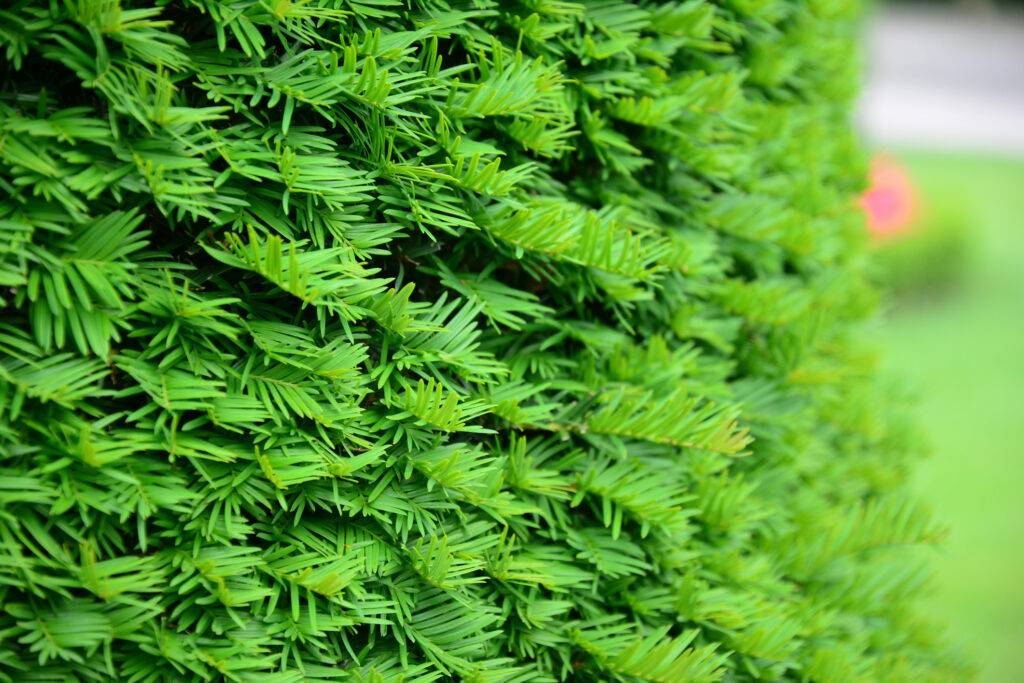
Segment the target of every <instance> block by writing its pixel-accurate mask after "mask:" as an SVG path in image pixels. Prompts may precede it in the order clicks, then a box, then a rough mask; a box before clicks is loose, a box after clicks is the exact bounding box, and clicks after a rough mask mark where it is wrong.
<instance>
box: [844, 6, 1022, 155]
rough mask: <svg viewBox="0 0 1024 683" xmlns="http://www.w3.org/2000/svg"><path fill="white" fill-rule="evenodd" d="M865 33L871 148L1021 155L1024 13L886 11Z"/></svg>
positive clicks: (864, 102)
mask: <svg viewBox="0 0 1024 683" xmlns="http://www.w3.org/2000/svg"><path fill="white" fill-rule="evenodd" d="M866 33H867V35H866V41H865V57H866V61H867V74H866V80H865V84H864V90H863V94H862V97H861V103H860V109H859V113H858V119H859V123H860V125H861V128H862V130H863V133H864V135H865V137H866V138H867V140H868V141H869V142H870V143H873V144H876V145H880V146H887V145H897V146H914V147H931V148H943V149H972V150H976V151H983V152H989V153H995V154H1003V155H1013V156H1019V155H1024V13H1016V14H1005V13H1004V14H999V13H995V12H978V11H968V10H965V9H954V8H949V9H945V10H935V9H929V8H927V7H901V8H885V9H883V10H880V11H878V12H876V14H875V15H874V16H873V17H872V18H871V20H870V21H869V22H868V24H867V31H866Z"/></svg>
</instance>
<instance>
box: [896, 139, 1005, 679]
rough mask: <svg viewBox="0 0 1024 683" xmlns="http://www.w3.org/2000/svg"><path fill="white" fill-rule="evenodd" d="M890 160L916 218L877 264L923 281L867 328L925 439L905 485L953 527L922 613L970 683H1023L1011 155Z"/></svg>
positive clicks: (921, 156) (909, 154)
mask: <svg viewBox="0 0 1024 683" xmlns="http://www.w3.org/2000/svg"><path fill="white" fill-rule="evenodd" d="M900 157H901V158H902V159H903V160H904V161H905V162H906V163H907V164H908V165H909V167H910V170H911V173H912V176H913V177H914V179H915V180H916V183H917V185H918V187H919V188H920V189H921V191H922V194H923V195H924V206H925V211H924V215H923V216H922V219H921V221H920V234H919V235H916V236H913V237H910V238H908V241H907V242H906V243H905V244H903V245H900V246H899V247H898V250H899V256H898V258H897V259H894V260H892V261H889V262H888V263H887V267H888V268H897V269H898V270H899V271H900V272H899V280H900V281H901V282H904V286H906V281H907V280H908V279H909V280H911V281H913V279H914V274H915V273H923V274H925V275H922V276H921V278H919V279H928V278H930V279H928V282H929V283H930V284H929V285H927V286H919V287H918V288H917V289H916V291H915V290H912V291H911V293H909V294H908V293H906V292H905V293H904V294H902V295H901V296H900V297H898V298H897V299H896V300H895V302H894V304H893V306H892V308H891V310H890V311H889V313H888V315H887V316H886V317H885V320H884V322H883V324H882V325H881V327H880V329H879V330H878V333H879V335H880V343H881V345H882V346H883V348H884V350H885V354H886V363H887V365H888V366H889V368H890V371H892V372H897V373H900V374H901V375H903V376H904V377H906V378H907V379H908V380H909V381H910V382H911V383H913V384H914V385H915V386H916V387H917V389H918V390H919V391H920V393H921V396H920V414H921V417H922V419H923V421H924V423H925V427H926V428H927V429H928V430H929V431H930V435H931V438H932V441H933V445H934V453H933V455H932V456H931V457H930V458H929V459H928V460H926V461H924V462H922V463H921V464H920V465H919V468H918V475H917V477H916V479H915V485H916V486H917V487H918V488H919V490H920V491H921V493H922V494H923V495H924V496H925V497H926V498H927V499H928V500H930V501H931V503H932V504H933V506H934V507H935V508H936V510H937V512H938V514H939V516H940V517H941V518H943V519H945V520H946V521H948V522H949V523H950V524H951V525H952V527H953V532H952V534H951V536H950V539H949V541H948V543H947V545H946V547H945V548H944V550H943V552H942V555H941V556H940V557H939V558H937V566H938V580H939V584H940V587H939V592H938V594H937V595H936V596H934V598H933V599H932V600H931V601H930V602H929V603H928V605H927V609H929V610H930V611H932V612H933V613H935V614H936V615H939V616H941V617H943V618H944V619H946V620H948V621H950V622H951V624H952V627H951V628H952V635H953V636H954V638H955V639H956V640H958V641H960V642H961V643H962V644H963V645H964V646H965V647H966V648H967V649H968V651H969V652H971V653H972V654H973V656H974V658H975V661H977V662H978V663H979V664H980V666H981V675H980V677H979V680H980V681H986V682H987V681H991V682H993V683H1012V682H1015V681H1024V160H1022V161H1005V160H1003V161H999V160H992V159H980V158H969V157H957V156H950V155H948V154H946V155H938V154H926V153H922V152H904V153H902V154H901V155H900ZM939 235H941V236H942V237H941V238H937V237H936V236H939ZM929 240H932V241H933V244H931V245H930V246H927V245H928V241H929ZM935 241H942V242H944V243H945V245H946V247H945V248H937V247H935V245H934V242H935ZM917 247H920V249H918V248H917ZM921 261H928V262H929V263H922V262H921ZM937 273H938V274H945V275H944V277H945V278H946V279H947V280H953V282H952V284H951V285H950V283H948V282H947V283H946V284H947V285H948V286H945V287H943V286H941V285H942V284H943V283H942V282H939V281H938V280H937V279H936V277H935V276H936V274H937ZM908 274H909V275H908ZM951 274H953V275H951ZM926 276H927V277H926Z"/></svg>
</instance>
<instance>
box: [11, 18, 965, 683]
mask: <svg viewBox="0 0 1024 683" xmlns="http://www.w3.org/2000/svg"><path fill="white" fill-rule="evenodd" d="M857 9H858V8H857V6H856V4H855V3H853V2H849V1H848V0H810V1H807V2H796V1H794V0H722V2H721V3H713V2H707V1H705V0H687V1H686V2H655V1H639V2H636V3H635V4H632V3H628V2H620V1H618V0H596V1H590V2H582V3H577V2H563V1H560V0H520V1H519V2H513V1H511V0H501V1H498V0H463V1H461V2H451V3H449V2H445V1H444V0H409V1H408V2H403V1H400V0H305V1H301V2H293V1H291V0H172V1H161V0H149V2H146V0H141V1H139V2H136V1H134V0H132V1H128V0H124V1H122V2H121V3H120V4H119V3H118V1H117V0H66V2H62V1H61V0H52V1H50V2H46V1H43V0H18V1H16V2H14V3H13V4H9V3H5V7H4V8H3V9H2V10H0V44H2V45H3V50H4V58H3V59H4V62H3V88H2V95H0V188H2V196H3V197H4V198H3V199H0V284H2V285H3V290H2V302H0V304H2V310H0V466H2V469H0V603H2V606H3V609H2V616H0V678H2V679H3V680H8V681H14V680H17V681H59V680H64V681H77V680H124V681H189V680H197V681H198V680H231V681H257V682H271V681H273V682H279V683H283V682H290V681H333V680H340V681H367V682H369V681H373V682H384V681H395V682H397V681H405V682H406V683H426V682H428V681H439V680H464V681H480V682H483V681H487V682H490V683H499V682H510V683H512V682H517V683H518V682H526V681H563V680H572V681H683V682H704V681H716V680H724V681H740V680H755V679H761V680H815V681H886V680H889V681H910V680H913V681H923V680H929V679H955V678H957V677H958V676H959V675H960V674H961V670H960V669H958V668H957V665H956V663H955V662H952V661H950V660H948V658H947V657H945V656H944V655H943V654H942V652H943V651H942V648H941V647H939V646H936V645H935V643H934V634H933V630H932V629H931V627H930V626H928V625H927V624H925V623H922V622H921V621H920V620H919V619H918V618H917V617H916V616H915V613H914V611H913V609H912V605H911V599H912V598H913V597H914V595H915V594H917V593H918V592H919V591H920V589H921V588H922V586H925V585H927V583H926V578H927V572H926V571H925V569H924V565H923V564H922V562H920V561H918V559H916V558H918V557H919V553H917V552H916V551H914V550H907V546H911V547H914V546H921V545H927V544H930V543H932V542H934V541H935V540H936V539H937V538H938V537H940V536H941V534H942V529H941V528H940V527H938V526H937V525H936V524H935V523H934V522H933V521H932V520H931V518H930V516H929V514H928V512H927V511H926V510H924V509H922V508H921V507H920V506H919V505H916V504H915V503H913V502H912V501H909V500H908V499H907V498H906V496H905V495H904V494H903V493H902V481H903V479H904V478H905V470H906V466H907V463H908V462H909V460H910V458H911V456H913V455H914V454H915V453H916V452H917V451H918V450H920V446H919V442H918V441H917V439H916V436H915V435H914V433H913V432H912V431H911V430H910V429H909V428H908V427H907V426H906V424H904V420H903V418H902V417H901V413H900V411H899V409H898V406H897V407H894V406H893V402H892V401H890V400H889V399H888V397H887V394H886V392H885V391H884V388H880V386H879V383H878V381H877V380H876V379H874V376H873V374H872V370H871V362H870V359H869V358H867V357H866V356H865V354H864V353H863V352H862V351H861V347H860V346H859V345H858V343H856V341H855V338H854V337H853V336H852V333H851V331H852V330H853V329H854V326H855V324H856V323H857V321H859V320H861V319H863V318H864V317H865V316H868V315H869V314H870V312H871V310H872V306H873V303H874V299H875V295H874V293H873V292H872V290H871V288H870V287H869V286H868V285H867V284H866V282H865V279H864V278H863V276H862V274H861V260H862V255H861V250H860V246H859V245H860V241H861V235H862V233H863V225H862V218H861V216H860V214H859V213H858V211H857V209H856V206H855V201H854V194H855V193H856V192H857V191H858V190H859V189H860V187H861V180H862V176H863V167H862V163H861V157H860V154H859V152H858V149H857V146H856V144H855V141H854V140H853V138H852V136H851V133H850V129H849V126H848V113H849V107H850V98H851V96H852V95H853V93H854V91H855V86H856V80H857V75H858V67H857V62H856V59H855V52H854V51H853V49H852V39H853V38H854V37H855V35H854V29H855V26H854V19H855V15H856V12H857Z"/></svg>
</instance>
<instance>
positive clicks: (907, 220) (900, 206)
mask: <svg viewBox="0 0 1024 683" xmlns="http://www.w3.org/2000/svg"><path fill="white" fill-rule="evenodd" d="M868 179H869V180H870V183H871V184H870V186H869V187H868V189H867V190H866V191H865V192H864V194H863V195H861V198H860V206H861V208H863V209H864V212H865V213H866V214H867V217H868V230H870V231H871V234H873V235H875V236H876V237H891V236H893V235H898V234H900V233H902V232H905V231H906V230H907V228H909V227H910V225H911V224H912V223H913V222H914V219H915V218H916V217H917V208H918V203H917V193H916V192H915V190H914V186H913V184H912V183H911V182H910V176H909V174H908V173H907V170H906V169H905V168H904V167H903V166H902V165H901V164H900V163H899V162H897V161H896V160H895V159H893V158H892V157H891V156H889V155H888V154H885V153H882V154H878V155H876V156H875V158H874V159H872V160H871V170H870V171H869V173H868Z"/></svg>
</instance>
